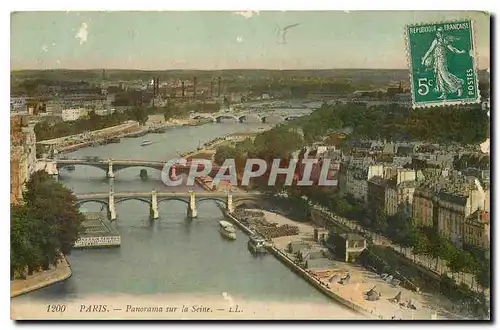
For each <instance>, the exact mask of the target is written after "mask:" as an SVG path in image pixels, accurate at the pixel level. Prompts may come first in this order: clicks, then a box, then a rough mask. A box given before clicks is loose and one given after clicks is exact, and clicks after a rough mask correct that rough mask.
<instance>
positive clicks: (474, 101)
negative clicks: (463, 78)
mask: <svg viewBox="0 0 500 330" xmlns="http://www.w3.org/2000/svg"><path fill="white" fill-rule="evenodd" d="M465 21H467V22H470V29H471V33H470V35H471V44H472V48H473V54H474V56H473V58H472V65H473V69H474V78H475V80H476V84H475V87H476V91H477V97H476V98H475V99H469V100H459V101H444V100H443V101H428V102H425V103H423V102H422V103H416V102H415V95H414V93H413V91H414V87H415V86H414V84H413V70H412V59H411V54H410V40H409V36H408V28H409V27H418V26H426V25H432V24H445V23H459V22H465ZM475 23H476V22H475V20H474V19H472V18H464V19H452V20H445V21H430V22H420V23H414V24H406V25H405V26H404V36H405V55H406V61H407V65H408V71H409V77H410V86H411V101H412V102H411V103H412V108H413V109H417V108H435V107H446V106H456V105H467V104H478V103H481V91H480V90H479V74H478V71H479V67H478V63H477V57H478V53H477V48H476V30H475V28H474V25H475ZM490 47H491V45H490Z"/></svg>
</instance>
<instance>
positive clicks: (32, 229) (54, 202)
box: [11, 171, 83, 276]
mask: <svg viewBox="0 0 500 330" xmlns="http://www.w3.org/2000/svg"><path fill="white" fill-rule="evenodd" d="M82 221H83V215H82V214H81V213H80V212H79V211H78V208H77V206H76V199H75V197H74V196H73V195H72V193H71V191H70V190H68V189H66V188H65V187H64V186H62V185H61V184H60V183H58V182H56V181H54V180H53V179H52V178H51V177H50V176H49V175H48V174H46V173H45V172H43V171H39V172H36V173H34V174H33V175H32V176H31V178H30V180H29V181H28V182H27V184H26V191H25V192H24V194H23V204H21V205H12V206H11V276H14V274H16V273H17V274H20V275H21V276H24V272H25V269H26V268H27V269H28V274H31V272H32V271H33V270H36V269H38V268H43V269H48V267H49V265H50V264H55V263H56V262H57V259H58V256H59V252H61V253H63V254H69V253H70V251H71V246H72V245H73V244H74V242H75V241H76V239H77V238H78V234H79V231H80V228H81V227H80V225H81V222H82Z"/></svg>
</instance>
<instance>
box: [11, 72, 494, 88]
mask: <svg viewBox="0 0 500 330" xmlns="http://www.w3.org/2000/svg"><path fill="white" fill-rule="evenodd" d="M105 73H106V79H107V80H111V81H113V80H147V79H151V78H153V77H159V78H160V80H163V81H165V80H171V79H186V80H188V79H192V78H193V77H197V78H198V79H199V81H208V80H211V79H215V78H217V77H221V78H222V79H224V80H225V82H236V81H255V80H261V81H262V80H269V81H276V80H279V79H280V78H283V79H287V78H306V77H307V78H319V79H329V80H339V81H343V82H350V83H353V84H359V83H362V84H367V85H378V84H388V83H397V82H399V81H402V82H403V83H407V84H408V83H409V72H408V70H405V69H394V70H387V69H331V70H255V69H248V70H214V71H205V70H155V71H146V70H105ZM102 74H103V70H102V69H100V70H99V69H95V70H64V69H60V70H20V71H12V72H11V78H13V79H14V80H25V79H43V80H56V81H57V80H59V81H81V80H85V81H95V80H97V81H100V80H101V79H102ZM488 77H489V74H488V73H487V72H486V70H481V71H480V72H479V79H480V81H483V82H488V83H489V80H488Z"/></svg>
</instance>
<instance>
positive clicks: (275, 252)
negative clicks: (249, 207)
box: [224, 210, 374, 318]
mask: <svg viewBox="0 0 500 330" xmlns="http://www.w3.org/2000/svg"><path fill="white" fill-rule="evenodd" d="M224 215H225V216H226V217H228V218H229V219H231V220H232V221H233V222H234V223H235V224H236V225H237V226H238V227H239V228H240V229H241V230H243V231H244V232H245V233H247V234H249V235H252V234H253V231H252V230H251V229H250V228H248V227H246V226H245V225H243V224H242V223H241V222H240V221H239V220H238V219H237V218H236V217H235V216H234V215H233V214H231V213H229V212H227V211H226V210H224ZM267 249H268V250H269V251H270V252H271V253H272V254H273V255H274V256H275V257H276V258H278V259H279V260H280V261H281V262H282V263H283V264H285V266H287V267H288V268H290V269H292V270H293V271H294V272H295V273H297V274H298V275H299V276H301V277H303V278H304V279H305V280H306V281H307V282H309V283H310V284H312V285H313V286H314V287H316V289H318V290H319V291H320V292H322V293H323V294H325V295H327V296H328V297H330V298H331V299H333V300H335V301H337V302H339V303H341V304H342V305H344V306H346V307H348V308H350V309H352V310H354V311H355V312H358V313H360V314H363V315H365V316H369V317H371V318H373V317H374V316H373V315H372V314H371V313H370V312H369V311H367V310H365V309H364V308H362V307H361V306H359V305H356V304H354V303H353V302H351V301H349V300H347V299H344V298H343V297H341V296H339V295H337V294H335V293H333V292H331V291H330V290H328V289H327V288H325V287H324V286H323V285H322V284H321V283H320V282H319V281H318V280H316V279H315V278H313V277H312V276H311V275H310V274H309V273H307V272H306V271H305V270H304V269H302V268H300V266H298V265H297V264H296V263H295V262H293V260H291V259H290V258H288V257H287V256H286V255H285V254H284V253H283V252H281V251H280V250H279V249H277V248H276V247H274V246H268V247H267Z"/></svg>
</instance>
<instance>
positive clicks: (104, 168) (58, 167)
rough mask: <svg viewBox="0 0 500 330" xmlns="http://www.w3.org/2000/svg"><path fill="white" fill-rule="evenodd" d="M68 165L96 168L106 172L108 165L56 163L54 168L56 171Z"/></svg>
mask: <svg viewBox="0 0 500 330" xmlns="http://www.w3.org/2000/svg"><path fill="white" fill-rule="evenodd" d="M70 165H73V166H75V167H76V166H90V167H94V168H98V169H100V170H103V171H107V170H108V163H103V164H98V163H95V164H91V163H90V164H86V163H83V164H82V163H60V162H56V168H57V169H58V170H60V169H62V168H64V167H66V166H70Z"/></svg>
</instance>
